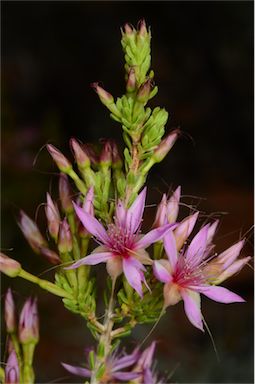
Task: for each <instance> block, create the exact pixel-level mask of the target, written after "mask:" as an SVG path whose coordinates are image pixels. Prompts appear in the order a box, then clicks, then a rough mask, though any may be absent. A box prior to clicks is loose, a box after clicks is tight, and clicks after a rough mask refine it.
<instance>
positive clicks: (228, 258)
mask: <svg viewBox="0 0 255 384" xmlns="http://www.w3.org/2000/svg"><path fill="white" fill-rule="evenodd" d="M244 241H245V240H241V241H239V242H238V243H236V244H234V245H232V246H231V247H230V248H228V249H226V251H224V252H222V253H221V254H220V255H219V256H218V257H217V260H218V261H220V262H221V263H224V268H227V267H228V266H229V265H230V264H232V263H233V262H234V261H235V259H236V258H237V257H238V256H239V253H240V252H241V249H242V248H243V246H244Z"/></svg>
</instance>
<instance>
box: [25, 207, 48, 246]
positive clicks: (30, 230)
mask: <svg viewBox="0 0 255 384" xmlns="http://www.w3.org/2000/svg"><path fill="white" fill-rule="evenodd" d="M18 224H19V227H20V229H21V231H22V232H23V235H24V236H25V238H26V239H27V241H28V243H29V244H30V246H31V248H32V249H33V250H34V251H35V252H36V253H40V248H41V247H47V242H46V240H45V239H44V238H43V236H42V235H41V232H40V231H39V229H38V227H37V225H36V224H35V222H34V221H33V220H31V219H30V217H28V216H27V215H26V214H25V212H23V211H20V219H19V221H18Z"/></svg>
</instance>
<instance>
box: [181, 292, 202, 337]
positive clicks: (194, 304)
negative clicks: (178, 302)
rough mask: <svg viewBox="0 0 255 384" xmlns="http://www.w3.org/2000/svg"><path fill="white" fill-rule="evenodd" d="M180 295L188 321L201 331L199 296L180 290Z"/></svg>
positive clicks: (195, 293)
mask: <svg viewBox="0 0 255 384" xmlns="http://www.w3.org/2000/svg"><path fill="white" fill-rule="evenodd" d="M181 295H182V298H183V301H184V310H185V313H186V315H187V317H188V319H189V321H190V322H191V324H193V325H194V326H195V327H196V328H198V329H200V330H201V331H203V330H204V329H203V322H202V313H201V308H200V306H201V304H200V302H201V300H200V294H199V293H197V292H194V291H191V290H190V289H182V290H181Z"/></svg>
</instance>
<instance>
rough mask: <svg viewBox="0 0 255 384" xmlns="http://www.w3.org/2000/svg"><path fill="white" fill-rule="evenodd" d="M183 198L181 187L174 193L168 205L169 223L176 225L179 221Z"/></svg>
mask: <svg viewBox="0 0 255 384" xmlns="http://www.w3.org/2000/svg"><path fill="white" fill-rule="evenodd" d="M180 197H181V186H180V185H179V187H178V188H176V190H175V191H174V192H173V194H172V196H171V197H170V199H169V201H168V203H167V220H168V222H169V223H174V222H175V221H176V219H177V216H178V212H179V202H180Z"/></svg>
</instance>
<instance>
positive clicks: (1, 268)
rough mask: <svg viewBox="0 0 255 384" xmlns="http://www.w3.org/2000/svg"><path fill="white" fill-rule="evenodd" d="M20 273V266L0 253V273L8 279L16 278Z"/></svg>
mask: <svg viewBox="0 0 255 384" xmlns="http://www.w3.org/2000/svg"><path fill="white" fill-rule="evenodd" d="M20 271H21V264H20V263H18V261H16V260H14V259H11V258H10V257H8V256H6V255H4V254H3V253H2V252H0V272H2V273H4V274H5V275H7V276H9V277H16V276H18V275H19V273H20Z"/></svg>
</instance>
